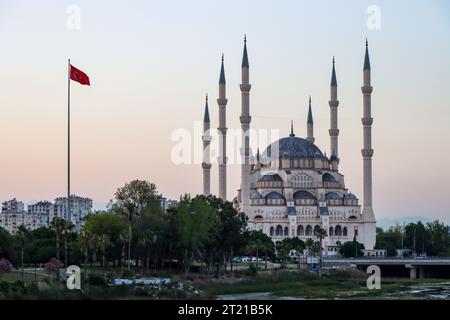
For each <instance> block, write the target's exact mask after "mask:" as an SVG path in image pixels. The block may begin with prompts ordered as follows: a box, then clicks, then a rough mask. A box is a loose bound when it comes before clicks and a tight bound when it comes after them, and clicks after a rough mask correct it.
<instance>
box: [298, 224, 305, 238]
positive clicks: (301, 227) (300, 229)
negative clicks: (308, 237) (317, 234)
mask: <svg viewBox="0 0 450 320" xmlns="http://www.w3.org/2000/svg"><path fill="white" fill-rule="evenodd" d="M303 235H305V230H304V229H303V226H302V225H299V226H298V227H297V236H303Z"/></svg>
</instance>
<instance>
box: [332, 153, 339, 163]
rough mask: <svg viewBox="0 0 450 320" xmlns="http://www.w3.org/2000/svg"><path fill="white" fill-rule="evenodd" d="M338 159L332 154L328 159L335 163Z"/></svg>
mask: <svg viewBox="0 0 450 320" xmlns="http://www.w3.org/2000/svg"><path fill="white" fill-rule="evenodd" d="M337 159H338V157H337V156H336V155H335V154H334V153H333V154H332V155H331V157H330V161H337Z"/></svg>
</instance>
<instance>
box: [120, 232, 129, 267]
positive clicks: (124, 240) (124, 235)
mask: <svg viewBox="0 0 450 320" xmlns="http://www.w3.org/2000/svg"><path fill="white" fill-rule="evenodd" d="M128 238H129V236H128V233H127V232H126V231H122V232H121V233H120V235H119V243H120V244H121V245H122V251H121V252H122V254H121V260H120V269H121V273H122V274H123V266H124V265H125V246H126V245H127V243H128Z"/></svg>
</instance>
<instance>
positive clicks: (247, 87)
mask: <svg viewBox="0 0 450 320" xmlns="http://www.w3.org/2000/svg"><path fill="white" fill-rule="evenodd" d="M240 87H241V91H243V92H248V91H250V89H251V88H252V85H251V84H247V83H243V84H241V85H240Z"/></svg>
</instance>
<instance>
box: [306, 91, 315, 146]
mask: <svg viewBox="0 0 450 320" xmlns="http://www.w3.org/2000/svg"><path fill="white" fill-rule="evenodd" d="M306 127H307V129H306V131H307V134H306V136H307V137H306V140H308V141H310V142H312V143H314V141H315V140H316V139H315V138H314V121H313V116H312V108H311V96H309V108H308V120H307V121H306Z"/></svg>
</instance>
